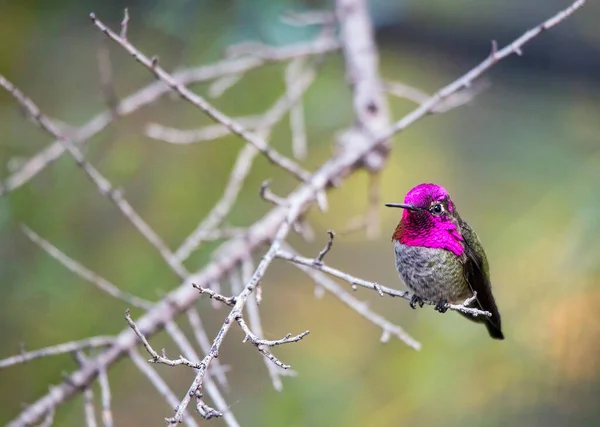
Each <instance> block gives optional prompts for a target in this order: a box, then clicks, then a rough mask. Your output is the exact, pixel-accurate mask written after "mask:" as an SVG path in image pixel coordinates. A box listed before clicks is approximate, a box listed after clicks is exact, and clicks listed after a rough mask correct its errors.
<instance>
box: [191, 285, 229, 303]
mask: <svg viewBox="0 0 600 427" xmlns="http://www.w3.org/2000/svg"><path fill="white" fill-rule="evenodd" d="M192 286H193V287H194V288H196V289H198V290H199V291H200V294H206V295H208V296H209V297H210V298H211V299H214V300H215V301H219V302H222V303H223V304H226V305H228V306H230V307H234V306H235V302H236V297H224V296H223V295H220V294H218V293H216V292H214V291H213V290H212V289H208V288H203V287H202V286H199V285H197V284H195V283H192Z"/></svg>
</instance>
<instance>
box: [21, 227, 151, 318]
mask: <svg viewBox="0 0 600 427" xmlns="http://www.w3.org/2000/svg"><path fill="white" fill-rule="evenodd" d="M21 230H22V231H23V233H25V235H26V236H27V237H29V239H30V240H31V241H32V242H33V243H35V244H36V245H38V246H39V247H40V248H41V249H43V250H44V251H45V252H46V253H47V254H48V255H50V256H51V257H52V258H54V259H55V260H57V261H58V262H59V263H61V264H62V265H63V266H65V267H66V268H67V269H68V270H69V271H71V272H73V273H75V274H76V275H77V276H79V277H81V278H82V279H84V280H86V281H88V282H90V283H91V284H93V285H94V286H96V287H97V288H98V289H100V290H101V291H102V292H105V293H107V294H108V295H110V296H112V297H114V298H117V299H120V300H121V301H125V302H126V303H128V304H131V305H132V306H134V307H139V308H144V309H148V308H150V307H152V305H154V304H153V303H152V302H150V301H148V300H145V299H143V298H139V297H136V296H135V295H131V294H130V293H127V292H124V291H122V290H121V289H119V288H118V287H117V286H115V285H113V284H112V283H111V282H109V281H108V280H106V279H104V278H103V277H101V276H99V275H98V274H96V273H94V272H93V271H91V270H88V269H87V268H85V267H84V266H83V265H81V264H80V263H78V262H77V261H75V260H74V259H73V258H71V257H69V256H68V255H66V254H65V253H63V252H61V251H60V249H58V248H57V247H56V246H54V245H53V244H52V243H50V242H48V241H47V240H45V239H43V238H42V237H40V236H39V235H38V234H36V233H35V232H34V231H33V230H32V229H31V228H29V227H27V226H26V225H21Z"/></svg>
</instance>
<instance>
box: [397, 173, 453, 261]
mask: <svg viewBox="0 0 600 427" xmlns="http://www.w3.org/2000/svg"><path fill="white" fill-rule="evenodd" d="M385 205H386V206H388V207H391V208H402V209H404V211H403V212H402V219H401V220H400V223H399V224H398V226H397V227H396V230H395V232H394V234H393V236H392V240H395V241H399V242H400V243H402V244H405V245H408V246H425V247H433V248H443V249H448V250H452V252H454V253H456V254H457V255H460V254H462V252H463V250H464V249H463V246H462V243H461V242H462V240H463V238H462V236H461V235H460V229H459V223H458V213H457V211H456V207H455V206H454V203H453V202H452V199H451V198H450V195H449V194H448V192H447V191H446V189H445V188H444V187H442V186H441V185H437V184H419V185H417V186H416V187H414V188H413V189H412V190H410V191H409V192H408V193H407V194H406V197H404V203H386V204H385Z"/></svg>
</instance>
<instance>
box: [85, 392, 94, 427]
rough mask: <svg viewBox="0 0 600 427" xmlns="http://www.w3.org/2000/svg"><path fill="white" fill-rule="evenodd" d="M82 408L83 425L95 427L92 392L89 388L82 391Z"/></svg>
mask: <svg viewBox="0 0 600 427" xmlns="http://www.w3.org/2000/svg"><path fill="white" fill-rule="evenodd" d="M83 408H84V411H85V425H86V426H87V427H96V426H97V425H98V423H97V422H96V414H95V411H94V392H93V391H92V388H91V387H86V388H85V390H84V391H83Z"/></svg>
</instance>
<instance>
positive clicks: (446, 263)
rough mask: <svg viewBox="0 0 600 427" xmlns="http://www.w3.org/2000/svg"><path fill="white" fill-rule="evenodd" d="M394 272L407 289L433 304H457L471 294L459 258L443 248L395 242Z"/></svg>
mask: <svg viewBox="0 0 600 427" xmlns="http://www.w3.org/2000/svg"><path fill="white" fill-rule="evenodd" d="M394 251H395V256H396V269H397V270H398V273H399V274H400V278H401V279H402V280H403V281H404V283H406V286H408V288H409V289H410V290H411V291H412V292H414V293H415V294H416V295H417V296H419V297H421V298H424V299H426V300H429V301H432V302H439V301H448V302H451V303H459V302H462V301H464V300H465V299H466V298H468V297H469V296H470V294H471V292H470V288H469V285H468V283H467V281H466V279H465V277H464V274H463V271H462V264H461V262H460V260H459V258H458V257H457V256H456V255H455V254H454V253H452V252H450V251H447V250H445V249H436V248H426V247H422V246H406V245H403V244H401V243H399V242H397V241H396V242H394Z"/></svg>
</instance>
